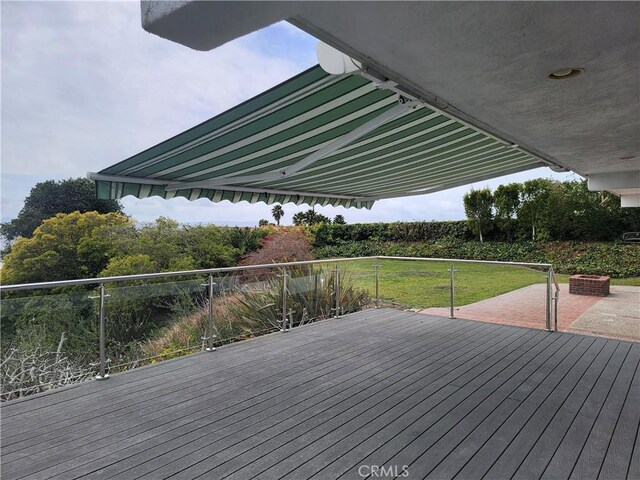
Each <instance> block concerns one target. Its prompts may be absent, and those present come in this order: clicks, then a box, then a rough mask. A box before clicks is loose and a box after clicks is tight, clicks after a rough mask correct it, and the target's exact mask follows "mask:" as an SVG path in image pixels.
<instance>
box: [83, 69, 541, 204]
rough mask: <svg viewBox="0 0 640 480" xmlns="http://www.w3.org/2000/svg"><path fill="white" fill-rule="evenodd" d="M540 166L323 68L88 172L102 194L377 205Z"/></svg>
mask: <svg viewBox="0 0 640 480" xmlns="http://www.w3.org/2000/svg"><path fill="white" fill-rule="evenodd" d="M542 165H544V163H543V162H542V161H541V160H540V159H538V158H536V157H534V156H533V155H531V154H530V153H528V152H526V151H524V150H523V149H521V148H520V147H518V146H517V145H512V144H510V143H508V142H505V141H503V140H500V139H498V138H495V137H494V136H492V135H489V134H487V133H485V132H483V131H481V130H479V129H477V128H475V127H473V126H470V125H468V124H466V123H463V122H461V121H458V120H456V119H454V118H452V117H450V116H448V115H446V114H445V113H443V112H439V111H436V110H434V109H432V107H429V106H427V105H425V104H423V103H421V102H418V101H415V100H412V99H411V98H408V97H407V96H405V95H403V94H401V93H399V92H398V91H397V90H394V89H393V88H392V89H389V88H387V84H385V83H382V84H378V83H376V82H374V81H371V80H369V79H367V78H365V77H364V76H361V75H358V74H347V75H330V74H328V73H326V72H324V70H322V69H321V68H320V66H315V67H313V68H311V69H309V70H307V71H305V72H303V73H301V74H300V75H298V76H296V77H294V78H292V79H290V80H288V81H286V82H284V83H282V84H281V85H278V86H277V87H274V88H272V89H271V90H269V91H267V92H265V93H263V94H261V95H258V96H257V97H255V98H252V99H251V100H248V101H246V102H244V103H242V104H240V105H238V106H237V107H235V108H232V109H231V110H229V111H227V112H224V113H222V114H220V115H218V116H216V117H214V118H212V119H210V120H207V121H206V122H204V123H202V124H200V125H198V126H196V127H193V128H192V129H190V130H187V131H186V132H184V133H181V134H179V135H176V136H175V137H173V138H170V139H169V140H166V141H164V142H162V143H160V144H158V145H156V146H155V147H152V148H149V149H148V150H145V151H144V152H142V153H139V154H137V155H134V156H132V157H130V158H128V159H126V160H124V161H122V162H120V163H117V164H115V165H113V166H111V167H109V168H106V169H104V170H102V171H100V172H99V173H92V174H90V175H89V177H90V178H92V179H94V180H95V181H96V184H97V191H98V197H99V198H104V199H107V198H111V199H115V198H121V197H125V196H127V195H133V196H135V197H138V198H145V197H149V196H153V195H159V196H161V197H164V198H173V197H186V198H188V199H190V200H196V199H198V198H203V197H206V198H209V199H210V200H212V201H214V202H218V201H221V200H229V201H231V202H233V203H236V202H240V201H248V202H251V203H255V202H265V203H268V204H271V203H288V202H294V203H296V204H305V203H306V204H309V205H314V204H320V205H343V206H345V207H365V208H371V206H372V205H373V202H374V201H376V200H378V199H381V198H391V197H401V196H407V195H421V194H426V193H432V192H435V191H439V190H444V189H447V188H451V187H455V186H459V185H465V184H468V183H471V182H474V181H480V180H483V179H487V178H493V177H497V176H500V175H506V174H509V173H515V172H518V171H522V170H527V169H531V168H536V167H539V166H542Z"/></svg>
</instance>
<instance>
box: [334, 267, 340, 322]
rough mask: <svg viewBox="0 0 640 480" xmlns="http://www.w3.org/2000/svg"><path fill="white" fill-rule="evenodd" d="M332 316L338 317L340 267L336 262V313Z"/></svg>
mask: <svg viewBox="0 0 640 480" xmlns="http://www.w3.org/2000/svg"><path fill="white" fill-rule="evenodd" d="M334 318H340V267H338V265H337V264H336V314H335V317H334Z"/></svg>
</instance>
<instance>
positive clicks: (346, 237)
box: [310, 221, 471, 247]
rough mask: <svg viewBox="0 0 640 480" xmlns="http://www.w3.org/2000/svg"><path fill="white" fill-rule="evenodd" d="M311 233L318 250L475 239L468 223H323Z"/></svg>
mask: <svg viewBox="0 0 640 480" xmlns="http://www.w3.org/2000/svg"><path fill="white" fill-rule="evenodd" d="M310 231H311V233H312V234H313V235H314V237H315V240H314V246H316V247H325V246H331V245H340V244H341V243H343V242H352V241H365V240H378V241H381V242H384V241H398V242H420V241H430V240H437V239H439V238H445V237H452V238H458V239H461V240H463V239H466V238H470V236H471V232H470V230H469V227H468V224H467V222H465V221H454V222H395V223H353V224H349V225H341V224H327V223H323V224H320V225H315V226H313V227H312V228H311V229H310Z"/></svg>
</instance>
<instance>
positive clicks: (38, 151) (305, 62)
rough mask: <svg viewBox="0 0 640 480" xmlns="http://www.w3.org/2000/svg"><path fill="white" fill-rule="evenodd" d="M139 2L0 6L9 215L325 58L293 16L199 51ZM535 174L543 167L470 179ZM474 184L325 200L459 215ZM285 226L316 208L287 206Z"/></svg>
mask: <svg viewBox="0 0 640 480" xmlns="http://www.w3.org/2000/svg"><path fill="white" fill-rule="evenodd" d="M139 9H140V6H139V2H137V1H136V2H105V3H92V2H60V3H58V2H55V3H48V2H38V3H36V2H8V3H7V2H5V3H3V5H2V25H1V30H2V106H1V114H2V163H1V182H2V185H1V186H2V193H1V203H0V209H1V211H0V216H1V218H2V221H7V220H8V219H10V218H13V217H15V216H16V215H17V213H18V211H19V210H20V208H21V207H22V202H23V199H24V197H25V196H26V195H28V193H29V190H30V189H31V187H33V186H34V185H35V184H36V183H37V182H40V181H44V180H48V179H64V178H70V177H79V176H84V175H86V173H87V172H88V171H98V170H101V169H102V168H105V167H107V166H109V165H112V164H113V163H116V162H118V161H120V160H122V159H124V158H126V157H129V156H131V155H133V154H135V153H138V152H140V151H142V150H144V149H145V148H148V147H149V146H152V145H155V144H156V143H158V142H160V141H162V140H164V139H166V138H168V137H170V136H172V135H175V134H177V133H180V132H181V131H184V130H186V129H187V128H190V127H192V126H193V125H196V124H198V123H200V122H202V121H204V120H206V119H208V118H210V117H212V116H214V115H217V114H219V113H221V112H223V111H225V110H227V109H228V108H230V107H233V106H234V105H237V104H238V103H240V102H242V101H244V100H246V99H248V98H251V97H253V96H255V95H257V94H258V93H260V92H262V91H264V90H266V89H268V88H270V87H272V86H274V85H277V84H278V83H280V82H282V81H284V80H286V79H287V78H290V77H291V76H293V75H295V74H297V73H299V72H301V71H303V70H305V69H307V68H309V67H311V66H313V65H315V64H316V56H315V45H316V40H315V39H314V38H313V37H311V36H309V35H307V34H305V33H303V32H301V31H299V30H297V29H296V28H295V27H293V26H291V25H289V24H287V23H284V22H283V23H279V24H276V25H272V26H271V27H268V28H266V29H264V30H261V31H259V32H255V33H253V34H251V35H248V36H246V37H243V38H241V39H238V40H236V41H233V42H230V43H228V44H226V45H224V46H222V47H220V48H218V49H215V50H213V51H211V52H196V51H194V50H190V49H188V48H187V47H184V46H182V45H178V44H175V43H172V42H169V41H167V40H164V39H161V38H159V37H156V36H154V35H151V34H149V33H147V32H145V31H144V30H143V29H142V28H141V27H140V12H139ZM536 177H552V178H558V179H566V178H579V177H578V176H577V175H574V174H556V173H553V172H551V171H550V170H548V169H546V168H545V169H537V170H532V171H530V172H525V173H521V174H516V175H510V176H508V177H502V178H499V179H495V180H492V181H484V182H482V183H479V184H475V185H473V187H475V188H481V187H484V186H489V187H491V188H495V187H496V186H497V185H499V184H500V183H508V182H512V181H524V180H527V179H530V178H536ZM469 189H470V186H465V187H460V188H456V189H452V190H448V191H445V192H440V193H436V194H433V195H425V196H421V197H409V198H404V199H403V198H400V199H392V200H384V201H380V202H377V203H376V204H375V205H374V207H373V208H372V209H371V210H357V209H344V208H342V207H317V208H316V210H317V211H319V212H322V213H324V214H325V215H328V216H330V217H333V216H335V215H336V214H342V215H343V216H344V217H345V219H346V220H347V221H348V222H350V223H351V222H377V221H394V220H457V219H462V218H464V209H463V207H462V195H463V194H464V193H465V192H466V191H468V190H469ZM122 203H123V205H124V207H125V212H126V213H127V214H129V215H131V216H133V218H135V219H136V220H138V221H141V222H145V221H151V220H153V219H155V218H157V217H158V216H161V215H163V216H168V217H171V218H174V219H176V220H178V221H180V222H185V223H216V224H221V225H256V224H257V223H258V220H259V219H261V218H270V210H271V206H266V205H265V204H263V203H260V204H255V205H250V204H248V203H246V202H243V203H240V204H235V205H233V204H230V203H229V202H221V203H211V202H209V201H208V200H205V199H202V200H198V201H195V202H189V201H187V200H185V199H182V198H180V199H173V200H163V199H160V198H157V197H155V198H149V199H144V200H139V199H136V198H133V197H128V198H125V199H124V200H123V202H122ZM283 208H284V211H285V217H284V219H283V221H284V223H285V224H287V223H290V222H291V217H292V216H293V214H294V213H295V212H298V211H301V210H306V209H307V208H308V206H306V205H305V206H300V207H298V206H295V205H293V204H287V205H284V207H283Z"/></svg>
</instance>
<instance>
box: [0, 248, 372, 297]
mask: <svg viewBox="0 0 640 480" xmlns="http://www.w3.org/2000/svg"><path fill="white" fill-rule="evenodd" d="M372 258H375V257H353V258H331V259H327V260H304V261H300V262H282V263H266V264H263V265H245V266H240V267H221V268H207V269H204V270H183V271H180V272H159V273H142V274H138V275H120V276H117V277H101V278H79V279H76V280H60V281H57V282H39V283H21V284H15V285H2V286H0V293H1V292H15V291H18V290H37V289H39V288H56V287H71V286H74V285H99V284H101V283H113V282H127V281H131V280H149V279H153V278H166V277H177V276H185V275H210V274H213V273H227V272H236V271H243V270H258V269H261V268H282V267H294V266H300V265H315V264H318V263H320V264H322V263H336V262H350V261H354V260H368V259H372Z"/></svg>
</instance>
